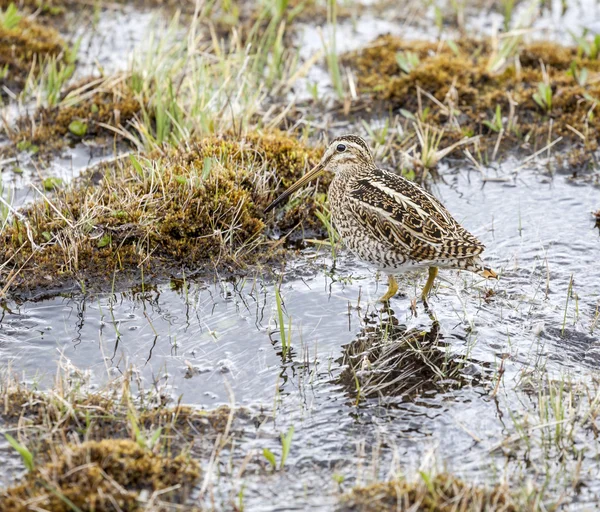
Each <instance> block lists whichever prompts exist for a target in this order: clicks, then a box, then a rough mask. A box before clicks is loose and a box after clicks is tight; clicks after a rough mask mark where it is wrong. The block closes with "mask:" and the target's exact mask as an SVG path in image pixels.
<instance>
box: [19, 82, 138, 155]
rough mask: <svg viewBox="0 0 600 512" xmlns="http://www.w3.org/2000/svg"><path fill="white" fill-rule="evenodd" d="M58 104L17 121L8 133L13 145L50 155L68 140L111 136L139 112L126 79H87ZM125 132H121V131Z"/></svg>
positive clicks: (68, 92)
mask: <svg viewBox="0 0 600 512" xmlns="http://www.w3.org/2000/svg"><path fill="white" fill-rule="evenodd" d="M62 96H63V97H62V100H61V101H60V103H59V104H57V105H52V106H46V107H41V108H39V109H37V110H36V111H35V113H34V114H33V115H32V116H24V117H21V118H20V119H18V120H17V126H16V130H14V131H13V132H12V133H11V138H12V140H13V142H14V143H15V148H17V149H18V148H19V145H20V144H23V143H27V144H32V145H34V146H37V147H38V148H39V150H40V153H39V154H40V155H42V156H44V155H49V154H50V153H51V152H52V151H54V150H57V149H60V148H62V147H63V146H64V145H65V144H66V143H68V142H69V141H71V140H76V141H78V140H81V139H83V138H86V139H89V138H97V137H100V136H113V137H118V138H122V137H121V135H119V133H121V132H119V130H122V129H123V127H126V126H127V124H128V123H129V122H130V121H131V120H132V119H134V117H135V116H136V115H137V114H139V112H140V111H141V108H142V107H141V104H140V102H139V100H138V99H137V98H136V95H135V94H134V92H133V91H132V89H131V88H130V87H129V86H128V85H127V83H126V81H125V78H124V77H120V76H116V77H111V78H109V79H86V80H85V81H83V82H81V83H79V84H75V85H73V86H72V87H70V88H69V89H68V90H66V91H65V92H64V93H63V95H62ZM123 133H124V132H123Z"/></svg>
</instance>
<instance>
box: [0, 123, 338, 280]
mask: <svg viewBox="0 0 600 512" xmlns="http://www.w3.org/2000/svg"><path fill="white" fill-rule="evenodd" d="M319 156H320V155H319V151H318V150H316V149H313V148H310V147H307V146H306V145H304V144H302V143H300V142H298V141H297V140H296V139H295V138H293V137H290V136H288V135H285V134H283V133H279V132H274V133H258V132H256V133H251V134H248V135H247V136H245V137H242V138H239V137H237V136H234V135H231V134H230V135H222V136H212V137H207V138H203V139H196V140H192V141H189V142H188V143H187V144H186V145H185V146H182V147H180V148H173V147H165V148H164V149H163V150H162V151H156V152H154V153H153V154H150V155H146V156H140V157H131V158H122V159H120V160H116V161H113V162H111V163H107V164H103V165H101V166H99V167H98V168H95V169H94V170H93V172H91V173H90V174H88V175H87V176H86V177H84V178H82V179H81V180H80V181H79V182H78V184H77V185H76V186H74V187H72V188H69V189H66V190H59V191H57V192H56V193H55V194H54V195H53V197H52V203H53V205H54V207H53V208H51V207H49V206H48V204H47V202H46V201H38V202H37V203H35V204H33V205H32V206H30V207H29V208H27V209H26V210H24V211H23V214H24V219H15V220H14V222H13V223H12V224H11V225H10V226H7V227H6V229H5V230H4V233H3V234H2V239H3V243H2V245H1V246H0V261H7V260H9V259H10V260H11V266H12V265H14V266H15V267H16V268H21V267H22V271H21V272H20V273H19V275H18V276H16V277H15V279H13V284H14V285H15V286H17V287H21V288H23V287H25V286H30V285H34V286H35V285H41V284H44V283H45V284H51V285H52V286H56V285H57V284H59V283H61V282H64V281H65V280H69V279H73V278H75V279H87V278H91V277H96V278H99V279H100V281H97V282H96V284H99V285H102V283H103V281H102V278H104V279H108V280H110V279H112V276H113V275H114V273H115V272H116V273H118V274H121V273H122V272H123V271H124V272H125V273H127V272H132V271H136V270H139V267H140V266H142V265H143V266H144V268H145V276H146V277H148V276H151V275H152V273H153V272H159V273H160V272H162V273H164V271H165V268H168V269H170V270H172V269H181V268H182V267H183V266H190V267H193V268H194V269H195V270H196V271H197V270H198V269H199V268H201V267H202V266H206V267H208V268H210V269H212V268H214V267H215V266H217V267H219V268H222V269H227V268H232V267H235V268H237V269H239V268H243V267H244V266H245V265H248V264H255V263H261V262H267V261H270V260H272V259H274V258H275V257H276V256H277V252H276V250H275V246H277V245H278V244H275V243H274V242H272V241H270V239H269V238H268V237H267V236H266V232H267V230H268V229H269V228H274V227H275V226H277V228H278V229H280V230H289V229H291V228H293V227H295V226H296V225H297V224H298V223H303V225H304V227H306V228H311V227H312V228H314V229H316V230H320V229H321V227H320V224H319V223H318V221H317V220H316V217H315V215H314V210H315V208H316V206H317V205H316V202H315V201H314V200H313V199H312V196H311V198H309V199H308V200H306V201H302V202H298V203H297V204H296V205H293V206H291V207H290V206H288V207H287V209H286V210H284V211H282V210H279V212H277V214H276V215H275V216H273V215H271V216H269V217H265V216H264V215H263V210H264V209H265V208H266V206H267V205H268V204H269V202H270V201H271V200H273V199H274V198H275V197H276V195H277V194H279V193H281V192H282V191H283V190H284V188H285V187H287V186H289V185H290V184H291V183H292V182H293V181H295V180H296V179H297V178H299V177H300V176H302V175H303V174H304V172H305V171H306V170H307V169H308V168H309V167H310V166H312V165H314V164H315V163H316V162H317V161H318V158H319ZM328 179H329V178H325V179H324V180H323V181H321V184H320V187H321V188H320V190H321V191H324V190H325V188H324V187H325V186H326V185H327V184H328V182H327V180H328ZM25 219H26V220H25ZM105 236H108V238H106V239H107V240H110V242H109V243H107V244H99V243H98V241H99V240H101V239H103V237H105ZM99 245H100V247H99ZM38 246H39V247H38ZM4 271H5V272H9V269H5V270H4ZM5 277H8V276H5Z"/></svg>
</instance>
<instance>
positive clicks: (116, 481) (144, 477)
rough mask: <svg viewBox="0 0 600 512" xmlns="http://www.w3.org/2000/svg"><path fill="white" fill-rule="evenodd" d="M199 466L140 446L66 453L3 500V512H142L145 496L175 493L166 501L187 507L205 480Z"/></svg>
mask: <svg viewBox="0 0 600 512" xmlns="http://www.w3.org/2000/svg"><path fill="white" fill-rule="evenodd" d="M199 476H200V471H199V467H198V463H197V462H196V461H194V460H192V459H189V458H188V457H185V456H183V455H179V456H177V457H175V458H168V457H164V456H162V455H157V454H154V453H152V452H151V451H149V450H147V449H144V448H142V447H140V446H139V445H138V444H137V443H135V442H134V441H129V440H125V439H121V440H103V441H88V442H85V443H82V444H80V445H67V446H64V447H63V453H62V455H61V456H60V457H59V458H58V459H57V460H56V461H54V462H50V463H48V464H45V465H44V466H41V467H39V468H37V469H35V470H34V471H32V472H30V473H29V474H28V475H27V476H26V477H25V478H24V480H23V481H22V482H19V483H18V484H16V485H14V486H12V487H10V488H8V489H7V490H5V491H3V492H2V494H0V509H2V510H12V511H14V512H19V511H28V510H31V508H30V506H29V505H30V503H31V500H35V504H36V507H37V508H36V509H42V508H43V509H46V510H52V511H54V512H71V511H72V510H74V507H73V506H72V505H75V506H76V507H78V509H79V510H82V511H88V510H89V511H93V510H112V509H114V508H115V506H117V507H118V508H117V510H130V511H134V510H142V509H143V508H144V507H143V504H142V503H141V502H140V501H139V498H140V493H141V492H142V491H147V492H148V493H149V496H150V495H152V493H153V492H156V491H161V490H164V489H167V488H169V489H170V490H169V491H167V492H164V493H161V501H163V502H170V503H184V502H185V500H186V499H187V497H188V495H189V493H190V490H191V487H192V485H193V484H194V482H195V481H196V480H197V479H198V478H199Z"/></svg>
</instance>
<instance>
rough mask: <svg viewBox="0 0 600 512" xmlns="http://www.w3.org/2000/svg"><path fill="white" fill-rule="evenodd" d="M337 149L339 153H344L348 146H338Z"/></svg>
mask: <svg viewBox="0 0 600 512" xmlns="http://www.w3.org/2000/svg"><path fill="white" fill-rule="evenodd" d="M335 149H337V152H338V153H343V152H344V151H346V145H345V144H338V145H337V147H336V148H335Z"/></svg>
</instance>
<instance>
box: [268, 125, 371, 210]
mask: <svg viewBox="0 0 600 512" xmlns="http://www.w3.org/2000/svg"><path fill="white" fill-rule="evenodd" d="M347 165H360V166H372V165H374V161H373V154H372V153H371V150H370V149H369V146H368V145H367V143H366V142H365V141H364V139H363V138H361V137H359V136H358V135H342V136H341V137H337V138H335V139H333V140H332V141H331V143H330V144H329V146H328V147H327V150H326V151H325V153H324V154H323V157H322V158H321V161H320V162H319V163H318V165H316V166H315V167H313V168H312V169H311V170H310V171H308V172H307V173H306V174H305V175H304V176H302V178H300V179H299V180H298V181H297V182H296V183H294V184H293V185H292V186H290V187H289V188H288V189H287V190H286V191H285V192H284V193H283V194H281V195H280V196H279V197H278V198H277V199H275V201H273V202H272V203H271V204H270V205H269V206H268V207H267V208H266V209H265V213H267V212H269V211H271V210H272V209H273V208H275V206H277V205H278V204H279V203H281V202H282V201H284V200H285V199H287V198H288V197H289V196H291V195H292V194H293V193H294V192H296V190H298V189H300V188H301V187H303V186H304V185H305V184H306V183H308V182H309V181H312V180H314V179H315V178H316V177H317V176H319V175H321V174H322V173H324V172H325V171H330V172H333V173H337V172H338V171H340V170H341V169H343V168H344V167H345V166H347Z"/></svg>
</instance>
